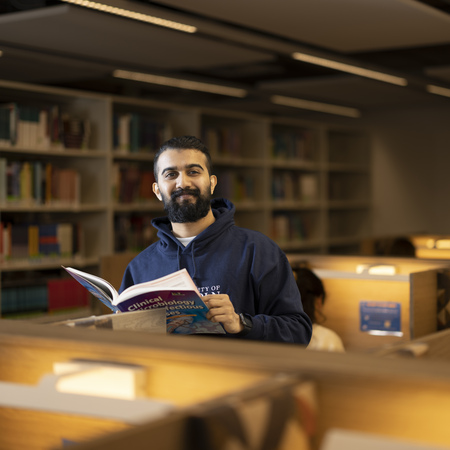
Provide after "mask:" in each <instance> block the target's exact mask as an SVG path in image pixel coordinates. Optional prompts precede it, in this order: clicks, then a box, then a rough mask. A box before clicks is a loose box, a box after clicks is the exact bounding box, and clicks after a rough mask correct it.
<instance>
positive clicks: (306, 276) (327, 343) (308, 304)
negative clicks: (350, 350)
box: [294, 267, 345, 352]
mask: <svg viewBox="0 0 450 450" xmlns="http://www.w3.org/2000/svg"><path fill="white" fill-rule="evenodd" d="M294 276H295V279H296V281H297V286H298V289H299V291H300V295H301V298H302V304H303V308H304V310H305V312H306V313H307V314H308V316H309V317H310V319H311V321H312V323H313V333H312V338H311V342H310V343H309V345H308V347H307V348H308V350H326V351H334V352H343V351H345V350H344V344H343V343H342V340H341V338H340V337H339V336H338V334H337V333H336V332H334V331H333V330H331V329H329V328H326V327H324V326H323V325H320V322H322V321H323V320H324V319H325V317H324V315H323V312H322V308H323V305H324V303H325V297H326V294H325V288H324V287H323V283H322V280H321V279H320V278H319V277H318V276H317V275H316V274H315V273H314V272H313V271H312V270H310V269H308V268H306V267H299V268H295V269H294Z"/></svg>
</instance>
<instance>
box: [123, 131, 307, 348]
mask: <svg viewBox="0 0 450 450" xmlns="http://www.w3.org/2000/svg"><path fill="white" fill-rule="evenodd" d="M154 172H155V180H156V181H155V183H154V184H153V192H154V193H155V195H156V197H158V199H159V200H160V201H162V202H163V203H164V208H165V210H166V212H167V217H163V218H157V219H154V220H153V221H152V224H153V226H154V227H155V228H156V229H157V230H158V237H159V239H160V240H159V241H157V242H155V243H154V244H152V245H150V246H149V247H148V248H147V249H145V250H144V251H143V252H141V253H140V254H139V255H138V256H137V257H136V258H134V259H133V261H131V262H130V264H129V265H128V267H127V269H126V271H125V274H124V277H123V280H122V285H121V288H120V291H123V290H124V289H125V288H127V287H129V286H131V285H133V284H136V283H142V282H145V281H150V280H153V279H155V278H159V277H162V276H164V275H167V274H169V273H172V272H175V271H177V270H179V269H182V268H186V269H187V271H188V272H189V274H190V275H191V277H192V279H193V280H194V282H195V284H196V285H197V287H198V289H199V291H200V293H201V294H202V296H203V300H204V302H205V303H206V305H207V306H208V308H209V312H208V319H209V320H211V321H212V322H220V323H221V324H222V326H223V327H224V329H225V331H226V332H227V335H228V336H237V337H245V338H246V339H253V340H264V341H273V342H292V343H299V344H304V345H307V344H308V343H309V341H310V338H311V332H312V331H311V330H312V325H311V321H310V320H309V317H308V316H307V315H306V313H305V312H304V311H303V307H302V303H301V300H300V294H299V290H298V288H297V285H296V283H295V279H294V276H293V273H292V269H291V267H290V265H289V262H288V260H287V258H286V256H285V254H284V253H283V252H282V251H281V249H280V248H279V247H278V246H277V245H276V244H275V243H274V242H273V241H272V240H270V239H269V238H267V237H266V236H264V235H263V234H262V233H259V232H257V231H253V230H248V229H245V228H240V227H237V226H235V225H234V211H235V209H234V206H233V204H232V203H231V202H230V201H228V200H225V199H214V200H211V197H212V194H213V192H214V189H215V187H216V185H217V177H216V176H215V175H211V157H210V154H209V152H208V149H207V148H206V147H205V146H204V144H203V143H202V142H201V141H200V140H199V139H197V138H195V137H193V136H183V137H179V138H173V139H170V140H169V141H167V142H165V143H164V144H163V145H162V146H161V148H160V150H159V151H158V153H157V154H156V156H155V160H154Z"/></svg>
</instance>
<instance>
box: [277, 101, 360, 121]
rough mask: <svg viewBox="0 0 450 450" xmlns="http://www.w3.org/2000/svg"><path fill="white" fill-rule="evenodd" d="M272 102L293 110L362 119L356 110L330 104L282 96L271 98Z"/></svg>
mask: <svg viewBox="0 0 450 450" xmlns="http://www.w3.org/2000/svg"><path fill="white" fill-rule="evenodd" d="M270 101H271V102H272V103H275V104H276V105H283V106H291V107H292V108H300V109H308V110H311V111H319V112H324V113H329V114H337V115H339V116H346V117H353V118H355V119H356V118H358V117H361V111H359V110H358V109H356V108H348V107H346V106H339V105H331V104H329V103H320V102H313V101H310V100H302V99H300V98H292V97H284V96H282V95H273V96H272V97H270Z"/></svg>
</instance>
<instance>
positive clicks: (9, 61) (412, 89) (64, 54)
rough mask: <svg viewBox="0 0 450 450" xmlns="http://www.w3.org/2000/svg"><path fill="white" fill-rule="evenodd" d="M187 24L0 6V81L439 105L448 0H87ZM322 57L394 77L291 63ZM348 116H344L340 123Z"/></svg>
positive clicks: (209, 98)
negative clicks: (129, 77)
mask: <svg viewBox="0 0 450 450" xmlns="http://www.w3.org/2000/svg"><path fill="white" fill-rule="evenodd" d="M99 2H101V3H103V4H107V5H110V6H114V7H118V8H121V9H123V10H127V11H135V12H140V13H143V14H148V15H151V16H156V17H161V18H164V19H168V20H172V21H175V22H179V23H183V24H188V25H192V26H195V27H197V30H198V31H197V32H196V33H193V34H187V33H184V32H180V31H174V30H170V29H167V28H163V27H161V26H156V25H152V24H148V23H143V22H139V21H136V20H132V19H127V18H123V17H118V16H115V15H113V14H110V13H106V12H100V11H98V10H92V9H88V8H86V7H82V6H77V5H74V4H69V3H66V2H63V1H56V0H6V1H3V2H2V3H1V6H0V50H1V51H2V53H3V55H2V57H0V79H7V80H15V81H21V82H30V83H39V84H46V85H55V86H67V87H73V88H80V89H83V90H94V91H99V92H108V93H114V94H119V95H121V94H124V95H135V96H139V97H141V98H154V99H158V100H166V101H174V102H177V103H184V102H186V103H189V104H198V105H207V106H214V107H223V108H231V109H234V110H236V109H238V110H242V111H251V112H258V113H263V114H271V115H292V116H301V117H308V118H312V119H314V118H322V117H323V116H330V115H329V114H323V113H312V112H310V111H307V110H304V109H297V108H292V107H287V106H277V105H274V104H273V103H271V101H270V99H271V96H272V95H282V96H288V97H294V98H300V99H305V100H310V101H315V102H324V103H329V104H334V105H342V106H347V107H352V108H358V109H359V110H360V111H361V112H362V115H363V116H364V114H370V113H371V112H379V111H383V110H386V109H392V108H399V109H404V108H423V107H434V106H444V107H445V106H449V107H450V98H447V97H442V96H438V95H435V94H431V93H428V92H427V91H426V90H425V86H426V85H427V84H434V85H439V86H442V87H446V88H450V0H426V1H425V0H424V1H416V0H339V1H336V0H264V1H261V0H227V1H225V2H213V1H210V0H163V1H159V2H150V1H147V0H99ZM293 52H305V53H308V54H313V55H318V56H323V57H326V58H329V59H332V60H337V61H341V62H344V63H348V64H354V65H358V66H362V67H366V68H369V69H372V70H377V71H381V72H385V73H389V74H393V75H398V76H401V77H404V78H406V79H407V80H408V86H406V87H403V86H396V85H392V84H388V83H385V82H381V81H375V80H371V79H368V78H363V77H360V76H356V75H351V74H346V73H344V72H340V71H337V70H333V69H329V68H324V67H320V66H317V65H313V64H310V63H305V62H300V61H296V60H294V59H293V58H292V57H291V55H292V53H293ZM115 69H124V70H132V71H137V72H141V73H151V74H156V75H167V76H170V77H178V78H183V79H189V80H195V81H203V82H207V83H213V84H221V85H227V86H234V87H239V88H244V89H246V90H247V92H248V94H247V96H246V97H245V98H232V97H228V96H224V95H219V94H206V93H205V94H202V93H199V92H195V91H189V90H184V89H183V90H182V89H179V88H170V87H162V86H157V85H152V84H147V83H141V82H136V81H126V80H122V79H118V78H114V77H113V76H112V72H113V71H114V70H115ZM352 120H354V119H352Z"/></svg>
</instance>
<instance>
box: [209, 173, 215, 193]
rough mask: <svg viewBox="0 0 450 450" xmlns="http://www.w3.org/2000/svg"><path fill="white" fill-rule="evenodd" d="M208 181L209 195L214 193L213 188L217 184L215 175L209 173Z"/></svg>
mask: <svg viewBox="0 0 450 450" xmlns="http://www.w3.org/2000/svg"><path fill="white" fill-rule="evenodd" d="M209 182H210V183H211V195H212V194H214V189H215V188H216V186H217V177H216V176H215V175H211V176H210V177H209Z"/></svg>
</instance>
